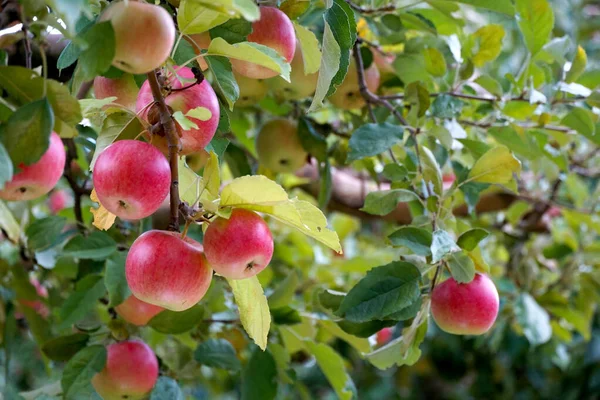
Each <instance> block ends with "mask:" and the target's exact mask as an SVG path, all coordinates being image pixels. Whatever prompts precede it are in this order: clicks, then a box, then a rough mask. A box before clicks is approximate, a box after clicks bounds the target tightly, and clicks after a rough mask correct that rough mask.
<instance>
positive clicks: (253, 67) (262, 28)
mask: <svg viewBox="0 0 600 400" xmlns="http://www.w3.org/2000/svg"><path fill="white" fill-rule="evenodd" d="M248 42H252V43H258V44H262V45H264V46H267V47H270V48H272V49H273V50H275V51H276V52H277V53H279V55H280V56H281V57H283V58H284V59H285V61H286V62H288V63H289V62H291V61H292V59H293V58H294V52H295V50H296V33H295V31H294V25H293V24H292V21H290V19H289V18H288V16H287V15H285V14H284V13H283V12H282V11H280V10H279V9H277V8H275V7H260V19H259V20H258V21H255V22H253V23H252V33H251V34H249V35H248ZM231 66H232V67H233V69H234V70H235V71H236V72H237V73H239V74H240V75H244V76H247V77H248V78H254V79H267V78H273V77H274V76H277V75H279V74H278V73H277V72H275V71H273V70H272V69H269V68H266V67H263V66H261V65H257V64H254V63H251V62H249V61H242V60H235V59H231Z"/></svg>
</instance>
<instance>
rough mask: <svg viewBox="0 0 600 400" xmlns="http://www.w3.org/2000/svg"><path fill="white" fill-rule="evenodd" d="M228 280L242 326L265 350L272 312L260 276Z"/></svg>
mask: <svg viewBox="0 0 600 400" xmlns="http://www.w3.org/2000/svg"><path fill="white" fill-rule="evenodd" d="M227 282H229V286H231V290H232V291H233V297H234V299H235V303H236V304H237V306H238V310H239V313H240V321H242V326H243V327H244V329H245V330H246V333H248V336H250V338H252V339H253V340H254V343H256V344H257V345H258V347H260V348H261V349H263V350H264V349H265V348H266V347H267V336H268V335H269V328H270V327H271V313H270V311H269V303H267V298H266V297H265V294H264V292H263V288H262V286H260V283H259V282H258V277H256V276H253V277H252V278H248V279H228V280H227Z"/></svg>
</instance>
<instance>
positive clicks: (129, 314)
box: [115, 295, 164, 326]
mask: <svg viewBox="0 0 600 400" xmlns="http://www.w3.org/2000/svg"><path fill="white" fill-rule="evenodd" d="M163 310H164V308H162V307H159V306H155V305H154V304H149V303H146V302H143V301H141V300H140V299H138V298H137V297H135V296H133V295H131V296H129V297H128V298H126V299H125V301H124V302H122V303H121V304H119V305H118V306H116V307H115V311H116V312H117V314H119V315H120V316H121V318H123V319H124V320H125V321H127V322H129V323H130V324H133V325H137V326H143V325H146V324H147V323H148V321H150V320H151V319H152V318H153V317H154V316H155V315H156V314H158V313H160V312H161V311H163Z"/></svg>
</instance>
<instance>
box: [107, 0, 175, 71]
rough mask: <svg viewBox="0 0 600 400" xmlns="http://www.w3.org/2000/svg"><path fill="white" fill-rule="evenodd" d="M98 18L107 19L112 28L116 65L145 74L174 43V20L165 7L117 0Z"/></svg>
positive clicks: (165, 55)
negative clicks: (117, 0)
mask: <svg viewBox="0 0 600 400" xmlns="http://www.w3.org/2000/svg"><path fill="white" fill-rule="evenodd" d="M100 21H110V22H111V24H112V26H113V28H114V30H115V57H114V59H113V62H112V64H113V65H114V66H115V67H117V68H120V69H122V70H123V71H125V72H129V73H132V74H145V73H147V72H150V71H152V70H153V69H156V68H158V67H160V66H161V65H162V64H164V62H165V61H167V58H169V55H170V53H171V49H172V48H173V44H174V43H175V23H174V22H173V18H172V17H171V15H169V13H168V12H167V10H165V9H164V8H162V7H159V6H155V5H153V4H148V3H145V2H142V1H139V2H138V1H120V2H118V3H112V4H111V5H110V6H108V7H107V8H106V10H104V12H103V13H102V15H101V16H100Z"/></svg>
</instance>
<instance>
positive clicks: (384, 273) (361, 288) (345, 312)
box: [336, 261, 421, 322]
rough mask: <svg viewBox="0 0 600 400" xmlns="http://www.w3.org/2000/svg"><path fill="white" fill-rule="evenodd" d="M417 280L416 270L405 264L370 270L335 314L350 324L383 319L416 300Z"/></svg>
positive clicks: (417, 292) (417, 291) (417, 270)
mask: <svg viewBox="0 0 600 400" xmlns="http://www.w3.org/2000/svg"><path fill="white" fill-rule="evenodd" d="M420 279H421V273H420V271H419V269H418V268H417V267H415V266H414V265H413V264H411V263H408V262H402V261H395V262H392V263H390V264H387V265H382V266H380V267H376V268H373V269H371V270H370V271H369V272H367V275H366V276H365V277H364V278H363V279H361V280H360V281H359V282H358V283H357V284H356V285H355V286H354V287H353V288H352V289H351V290H350V292H348V294H347V295H346V297H345V298H344V300H343V301H342V304H341V305H340V308H339V309H338V310H337V311H336V314H337V315H338V316H340V317H343V318H345V319H347V320H348V321H351V322H365V321H369V320H372V319H380V320H381V319H386V317H387V316H389V315H391V314H395V313H398V312H400V311H402V310H403V309H405V308H407V307H410V306H411V305H412V304H413V303H414V302H415V301H417V300H418V299H419V296H420V291H419V281H420Z"/></svg>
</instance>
